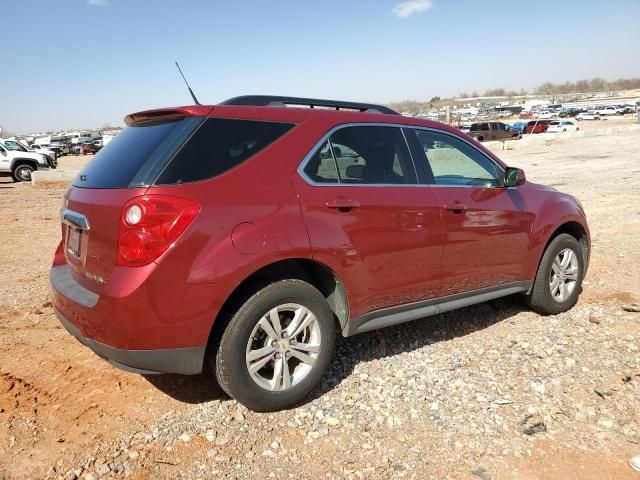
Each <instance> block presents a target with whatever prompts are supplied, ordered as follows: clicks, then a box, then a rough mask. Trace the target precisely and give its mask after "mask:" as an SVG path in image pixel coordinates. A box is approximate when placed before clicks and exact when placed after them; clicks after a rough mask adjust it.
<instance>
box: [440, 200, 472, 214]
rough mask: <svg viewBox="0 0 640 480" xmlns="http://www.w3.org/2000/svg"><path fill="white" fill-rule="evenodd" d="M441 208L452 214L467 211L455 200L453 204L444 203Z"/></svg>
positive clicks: (465, 207)
mask: <svg viewBox="0 0 640 480" xmlns="http://www.w3.org/2000/svg"><path fill="white" fill-rule="evenodd" d="M443 208H444V209H445V210H449V211H450V212H453V213H463V212H466V211H467V206H466V205H464V204H462V203H460V202H458V201H457V200H456V201H454V202H450V203H445V204H444V207H443Z"/></svg>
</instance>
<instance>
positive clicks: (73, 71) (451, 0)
mask: <svg viewBox="0 0 640 480" xmlns="http://www.w3.org/2000/svg"><path fill="white" fill-rule="evenodd" d="M2 6H3V15H2V20H1V21H2V28H1V31H2V39H3V46H4V48H3V53H4V55H3V60H4V61H3V68H4V72H3V73H2V75H0V99H1V102H2V109H1V110H0V125H4V126H5V128H7V129H9V130H12V131H16V132H19V133H25V132H28V131H34V130H45V129H61V128H83V127H94V126H101V125H103V124H104V123H106V122H109V123H112V124H121V122H122V117H124V115H126V114H127V113H130V112H133V111H137V110H141V109H146V108H155V107H161V106H168V105H179V104H188V103H190V97H189V96H188V93H187V90H186V88H185V87H184V85H183V84H182V80H181V79H180V77H179V76H178V72H177V71H176V69H175V66H174V64H173V61H174V60H178V61H179V62H180V63H181V65H182V68H183V70H184V71H185V74H186V75H187V78H188V79H189V80H190V83H191V85H192V87H193V89H194V90H195V92H196V94H197V96H198V98H199V99H200V101H201V102H202V103H217V102H219V101H221V100H224V99H226V98H229V97H233V96H236V95H242V94H250V93H254V94H263V93H264V94H281V95H295V96H309V97H327V98H337V99H345V100H360V101H376V102H389V101H394V100H403V99H417V100H421V99H429V98H431V97H432V96H435V95H439V96H449V95H454V94H458V93H460V92H463V91H466V92H471V91H473V90H477V91H480V92H482V91H483V90H485V89H487V88H493V87H504V88H507V89H520V88H532V87H534V86H536V85H538V84H540V83H543V82H545V81H553V82H563V81H565V80H577V79H581V78H590V77H594V76H601V77H604V78H606V79H615V78H620V77H632V76H636V77H637V76H640V60H639V58H640V53H639V52H638V46H639V45H640V23H638V22H639V21H640V0H609V1H607V2H603V1H595V0H593V1H592V0H582V1H579V0H562V1H558V0H537V1H534V2H529V1H524V2H521V1H513V0H511V1H502V0H493V1H476V0H432V1H428V0H409V1H405V2H402V1H395V0H390V1H387V0H384V1H383V0H378V1H355V0H351V1H349V0H325V1H322V2H310V1H309V2H308V1H300V0H299V1H284V0H282V1H280V0H272V1H244V2H242V1H224V2H223V1H214V0H212V1H206V0H201V1H199V0H192V1H187V0H183V1H175V0H171V1H169V0H167V1H164V0H57V1H51V0H3V1H2Z"/></svg>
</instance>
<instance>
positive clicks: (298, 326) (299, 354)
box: [245, 303, 321, 391]
mask: <svg viewBox="0 0 640 480" xmlns="http://www.w3.org/2000/svg"><path fill="white" fill-rule="evenodd" d="M320 348H321V334H320V324H319V323H318V320H317V318H316V317H315V315H314V314H313V313H312V312H311V311H310V310H309V309H308V308H306V307H304V306H303V305H299V304H297V303H287V304H283V305H278V306H276V307H274V308H272V309H271V310H269V311H268V312H267V313H266V314H265V315H264V316H263V317H262V318H261V319H260V320H259V321H258V323H257V324H256V326H255V327H254V328H253V331H252V332H251V335H250V337H249V341H248V342H247V349H246V354H245V360H246V366H247V370H248V371H249V375H250V376H251V379H252V380H253V381H254V382H255V383H256V384H258V385H259V386H260V387H262V388H264V389H265V390H269V391H283V390H288V389H290V388H292V387H294V386H295V385H296V384H298V383H300V382H301V381H302V380H303V379H304V378H305V377H306V376H307V375H309V373H310V372H311V370H312V368H313V365H314V363H315V361H316V359H317V358H318V354H319V353H320Z"/></svg>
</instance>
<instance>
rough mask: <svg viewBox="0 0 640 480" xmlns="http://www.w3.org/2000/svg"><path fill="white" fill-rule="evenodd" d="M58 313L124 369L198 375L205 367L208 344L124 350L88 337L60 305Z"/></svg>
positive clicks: (70, 327)
mask: <svg viewBox="0 0 640 480" xmlns="http://www.w3.org/2000/svg"><path fill="white" fill-rule="evenodd" d="M56 315H58V319H59V320H60V323H62V326H63V327H64V328H66V329H67V331H68V332H69V333H70V334H71V335H73V336H74V337H76V339H77V340H78V341H79V342H80V343H82V344H83V345H85V346H87V347H89V348H90V349H91V350H93V351H94V352H95V353H96V354H97V355H98V356H99V357H102V358H103V359H105V360H106V361H107V362H109V363H110V364H112V365H113V366H115V367H118V368H120V369H122V370H126V371H128V372H134V373H142V374H155V373H179V374H183V375H194V374H197V373H200V372H201V371H202V362H203V360H204V352H205V347H189V348H172V349H157V350H123V349H119V348H114V347H110V346H109V345H105V344H104V343H101V342H98V341H96V340H93V339H91V338H87V337H84V336H83V335H82V333H81V332H80V329H79V328H78V327H76V326H75V325H74V324H73V323H71V322H70V321H68V320H67V319H66V318H64V316H63V315H62V314H61V313H60V312H59V311H58V310H57V309H56Z"/></svg>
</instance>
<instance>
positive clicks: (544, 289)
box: [525, 233, 585, 315]
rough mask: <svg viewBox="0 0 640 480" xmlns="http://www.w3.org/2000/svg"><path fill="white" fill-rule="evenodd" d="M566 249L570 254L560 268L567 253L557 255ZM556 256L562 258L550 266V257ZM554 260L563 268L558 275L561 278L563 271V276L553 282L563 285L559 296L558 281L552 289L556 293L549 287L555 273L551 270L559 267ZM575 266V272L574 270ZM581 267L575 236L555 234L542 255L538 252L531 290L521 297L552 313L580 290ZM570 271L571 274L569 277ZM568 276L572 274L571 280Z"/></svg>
mask: <svg viewBox="0 0 640 480" xmlns="http://www.w3.org/2000/svg"><path fill="white" fill-rule="evenodd" d="M568 251H571V252H572V255H573V256H572V257H569V258H570V259H571V261H570V262H568V263H567V267H566V268H565V269H563V265H562V264H564V260H565V258H567V257H565V256H560V255H561V252H568ZM565 255H566V253H565ZM557 257H558V258H559V259H561V260H562V262H557V263H556V267H554V261H555V260H556V258H557ZM574 259H575V261H574ZM558 263H560V269H562V272H563V276H562V277H561V278H565V277H564V275H567V277H566V280H560V281H559V282H558V284H557V285H559V284H563V285H565V288H566V289H567V290H566V291H565V293H566V296H565V297H563V296H561V295H562V291H561V290H562V287H561V285H559V286H558V287H557V288H558V290H555V292H557V294H553V293H552V289H553V288H554V287H553V285H554V278H555V277H557V275H556V273H555V271H557V269H558V268H559V267H558V266H557V265H558ZM576 267H577V272H576V271H575V268H576ZM584 267H585V265H584V256H583V254H582V247H581V246H580V243H579V242H578V240H576V239H575V237H572V236H571V235H568V234H566V233H562V234H560V235H558V236H557V237H556V238H554V239H553V240H552V241H551V243H550V244H549V245H548V246H547V249H546V250H545V252H544V255H542V260H541V261H540V265H539V266H538V273H537V274H536V279H535V281H534V283H533V288H532V289H531V293H530V294H529V295H527V296H526V297H525V298H526V301H527V304H528V305H529V307H530V308H531V309H532V310H534V311H535V312H537V313H540V314H542V315H555V314H558V313H560V312H565V311H567V310H569V309H570V308H572V307H573V306H574V305H575V304H576V302H577V301H578V296H579V295H580V292H581V291H582V279H583V275H584ZM570 272H571V277H569V274H570ZM570 278H571V279H573V278H575V280H574V281H573V282H572V280H571V279H570Z"/></svg>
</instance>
